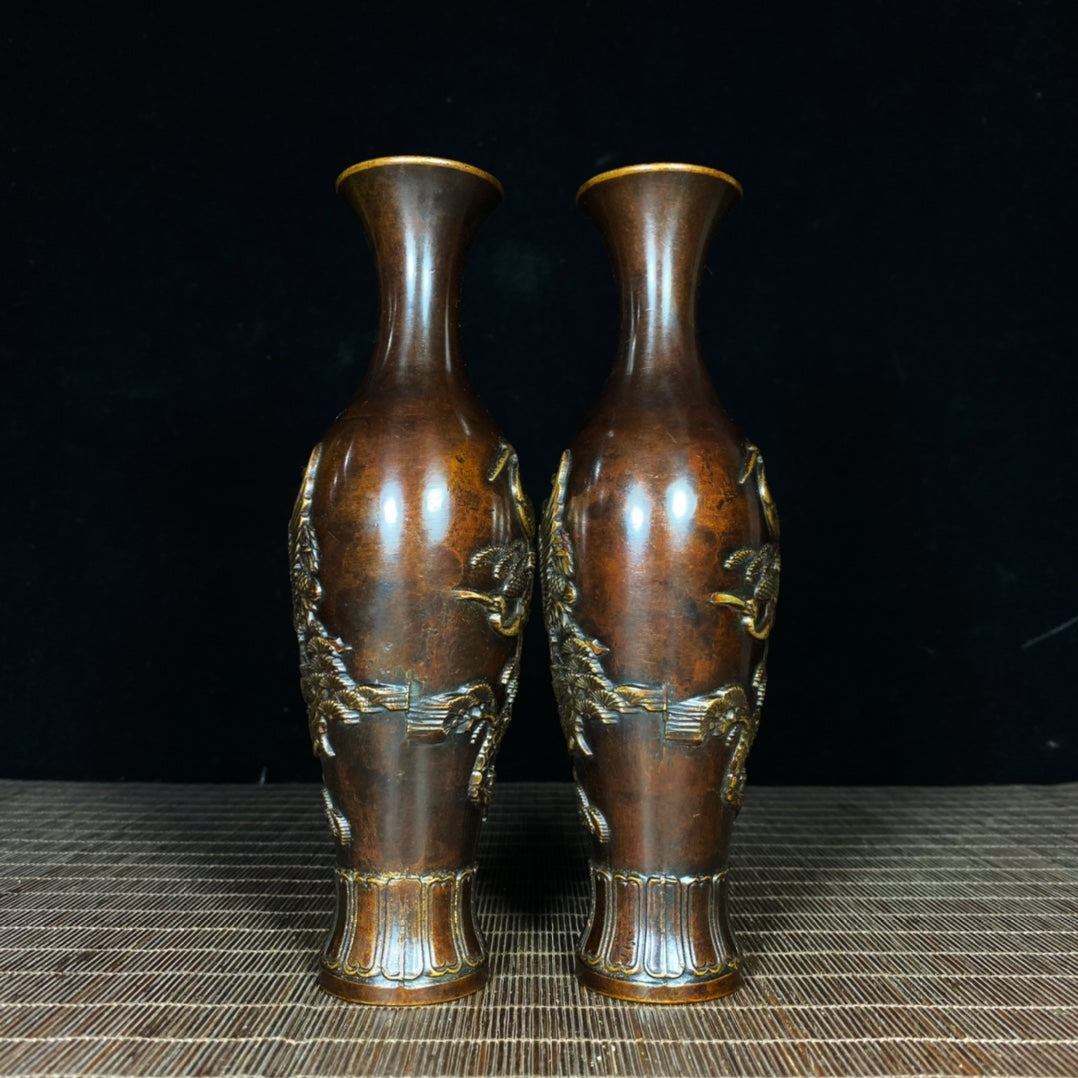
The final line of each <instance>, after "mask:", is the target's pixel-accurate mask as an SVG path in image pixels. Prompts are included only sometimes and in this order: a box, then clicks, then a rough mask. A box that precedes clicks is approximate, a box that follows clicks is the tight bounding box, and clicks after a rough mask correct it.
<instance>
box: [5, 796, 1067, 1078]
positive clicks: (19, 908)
mask: <svg viewBox="0 0 1078 1078" xmlns="http://www.w3.org/2000/svg"><path fill="white" fill-rule="evenodd" d="M1076 818H1078V786H1076V785H1071V786H1059V787H994V788H980V789H977V788H969V789H955V788H938V787H937V788H922V789H916V788H906V789H871V788H859V789H823V788H821V789H807V788H804V789H773V788H767V787H759V786H750V788H749V790H748V792H747V796H746V805H745V810H744V811H743V813H742V814H741V816H740V818H739V821H738V824H737V828H736V831H737V835H736V842H735V844H734V856H733V866H732V867H733V872H732V877H733V883H732V886H733V887H734V888H735V890H736V896H735V898H736V901H735V902H734V905H733V921H734V926H735V928H736V929H737V932H738V936H739V939H740V942H741V947H742V950H743V952H744V965H745V967H746V972H747V973H748V974H749V976H748V979H747V981H746V983H745V985H744V987H743V988H742V989H741V990H740V991H739V992H737V993H736V994H735V995H733V996H728V997H726V998H725V999H720V1000H715V1001H713V1002H709V1003H699V1004H695V1005H692V1006H686V1007H652V1006H649V1005H647V1004H641V1003H624V1002H619V1001H618V1000H614V999H609V998H607V997H605V996H601V995H597V994H595V993H591V992H586V991H584V990H582V989H581V988H580V986H579V985H578V983H577V982H576V980H575V978H574V977H573V972H572V962H573V959H572V953H573V948H574V945H575V942H576V940H577V938H578V937H579V936H580V934H581V931H582V930H583V928H584V922H585V919H586V917H587V909H588V894H587V884H586V871H587V870H586V868H585V850H586V846H585V834H584V831H583V829H582V828H581V826H580V824H579V821H578V818H577V808H576V805H575V802H574V795H573V792H572V789H571V788H570V787H569V786H567V785H545V786H544V785H522V786H516V785H508V786H499V787H498V788H497V789H496V791H495V801H494V805H493V807H492V809H491V813H490V816H489V818H488V820H487V824H486V826H485V828H484V831H483V839H482V842H481V847H480V866H481V871H480V873H479V875H478V877H477V883H476V889H477V913H478V921H479V924H480V927H481V929H482V930H483V932H484V934H485V935H486V936H487V938H488V940H489V942H490V951H491V962H490V964H491V970H492V977H491V980H490V983H489V984H488V985H487V987H486V988H485V989H484V990H483V991H482V992H480V993H478V994H476V995H473V996H469V997H468V998H466V999H461V1000H457V1001H454V1002H451V1003H444V1004H441V1005H439V1006H437V1007H415V1008H406V1009H386V1008H380V1007H354V1006H351V1005H349V1004H346V1003H343V1002H340V1001H339V1000H336V999H333V998H332V997H330V996H327V995H325V994H324V993H322V992H319V991H318V990H317V988H316V987H315V984H314V981H313V979H312V976H311V974H312V972H313V971H314V970H315V969H316V968H317V966H318V953H319V949H320V946H321V944H322V942H323V940H324V938H325V932H326V924H327V921H328V918H329V916H330V912H331V910H332V906H333V888H332V884H331V879H332V875H333V870H332V866H333V855H332V851H331V849H330V848H329V845H328V844H327V843H326V841H325V823H324V821H323V819H322V806H321V798H320V795H319V791H318V788H317V787H315V786H247V787H239V786H149V785H128V784H123V785H97V784H86V785H80V784H47V783H14V782H0V1075H3V1076H4V1078H9V1076H11V1075H42V1076H44V1075H53V1076H57V1075H75V1074H78V1075H84V1076H87V1078H92V1076H96V1075H106V1074H108V1075H122V1076H136V1075H156V1076H161V1078H171V1076H173V1075H196V1074H212V1075H218V1074H228V1075H243V1076H247V1075H252V1076H253V1075H268V1076H273V1078H277V1076H281V1078H285V1076H288V1078H300V1076H305V1075H309V1076H312V1078H313V1076H316V1075H317V1076H321V1075H343V1074H353V1075H372V1076H373V1075H386V1076H400V1078H404V1076H408V1075H444V1076H465V1075H521V1076H529V1075H531V1076H547V1075H560V1076H580V1078H583V1076H585V1075H587V1076H594V1075H641V1076H643V1075H651V1076H677V1078H720V1076H723V1075H743V1076H746V1078H749V1076H758V1078H779V1076H791V1075H798V1076H800V1075H812V1076H821V1078H828V1076H836V1078H837V1076H842V1078H846V1076H861V1078H863V1076H865V1075H890V1076H906V1075H909V1076H913V1075H917V1076H921V1078H925V1076H930V1075H948V1076H950V1075H954V1076H959V1075H962V1076H966V1075H994V1076H998V1078H1010V1076H1019V1075H1043V1076H1047V1075H1051V1076H1060V1078H1063V1076H1066V1078H1073V1075H1075V1074H1078V832H1076V829H1075V826H1074V821H1075V819H1076Z"/></svg>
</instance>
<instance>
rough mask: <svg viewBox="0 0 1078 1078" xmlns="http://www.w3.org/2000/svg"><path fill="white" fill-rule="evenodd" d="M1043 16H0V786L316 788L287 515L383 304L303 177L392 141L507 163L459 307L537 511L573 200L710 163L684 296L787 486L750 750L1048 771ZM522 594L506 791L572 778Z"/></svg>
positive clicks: (1047, 183) (1058, 684)
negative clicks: (636, 172)
mask: <svg viewBox="0 0 1078 1078" xmlns="http://www.w3.org/2000/svg"><path fill="white" fill-rule="evenodd" d="M1071 6H1072V5H1070V4H1068V3H1066V2H1058V3H1056V2H1042V3H1036V2H1030V0H1026V2H1017V0H1016V2H1007V3H1003V2H999V0H978V2H975V3H974V2H970V3H960V4H953V3H951V4H948V3H940V2H934V3H924V2H920V0H915V2H912V3H910V2H907V3H903V4H894V3H892V2H888V3H873V2H867V0H863V2H861V3H856V4H849V5H844V4H838V3H831V2H826V0H824V2H820V3H814V4H802V3H796V2H794V0H787V2H784V3H777V4H736V5H735V4H726V3H709V4H700V5H684V4H678V3H672V2H668V3H662V4H654V3H651V4H646V5H645V4H639V3H632V2H622V3H616V4H615V3H600V2H593V3H586V4H585V3H576V4H565V5H562V6H559V7H558V8H557V9H551V10H549V11H544V9H541V8H538V7H529V6H521V5H506V4H501V5H495V4H490V5H472V6H471V7H469V6H467V5H462V4H452V5H440V6H438V7H436V8H435V7H431V8H430V9H425V8H423V7H421V6H417V5H415V4H406V3H397V4H384V5H383V4H377V5H364V4H352V5H350V6H349V7H347V8H342V9H340V10H339V11H337V12H336V13H331V9H326V8H320V7H319V6H317V5H306V6H304V7H302V8H301V7H298V6H297V7H296V8H295V9H273V8H272V7H267V6H266V5H261V6H259V7H257V8H251V9H249V10H248V11H247V13H246V14H240V13H239V11H238V10H237V9H236V8H234V7H232V6H231V5H225V4H221V5H218V6H217V8H216V9H207V10H206V11H203V12H201V13H200V12H198V11H195V10H192V8H191V7H190V6H188V5H175V4H173V5H164V4H161V3H159V2H153V0H151V2H149V3H144V4H141V5H138V6H137V7H136V6H131V7H130V8H128V7H126V6H122V7H120V8H119V9H116V10H114V9H111V8H109V7H108V6H107V5H106V7H105V8H101V7H100V6H86V7H83V6H80V7H79V8H76V7H75V5H73V4H72V5H68V6H67V9H66V10H65V7H64V5H62V4H61V5H59V6H57V5H48V6H45V5H42V6H40V7H37V8H34V9H32V10H31V9H30V8H27V9H26V10H24V11H23V12H22V13H21V14H20V13H17V12H13V11H12V10H11V9H10V8H9V9H8V11H7V14H6V15H5V22H4V26H3V28H2V39H0V49H2V53H0V61H2V62H0V85H2V88H3V89H2V93H3V100H2V103H0V104H2V108H0V125H2V126H0V135H2V142H0V159H2V161H3V174H2V177H0V178H2V187H3V194H4V211H5V232H4V247H3V252H4V254H3V273H4V278H3V281H2V290H0V320H2V321H0V330H2V344H0V347H2V366H3V400H4V408H3V412H2V424H3V426H2V430H3V436H4V443H3V453H2V459H3V461H4V464H5V467H6V472H7V480H6V483H5V492H6V499H5V505H6V509H7V512H6V519H5V521H4V526H3V531H2V534H3V541H2V543H3V545H2V548H0V553H2V567H3V568H2V572H3V581H2V591H0V595H2V597H3V600H2V601H3V607H2V609H3V614H4V616H3V617H2V618H0V632H2V633H3V640H2V653H3V655H4V660H5V661H4V664H3V669H4V673H3V682H2V686H0V688H2V695H3V700H4V706H3V711H2V716H3V717H2V718H0V731H2V734H0V774H2V775H6V776H8V777H34V778H87V779H117V778H121V777H122V778H127V779H132V780H133V779H180V780H235V781H240V782H255V781H258V780H259V778H260V777H265V778H267V779H268V780H269V781H276V780H290V779H299V778H302V779H309V778H314V777H316V776H317V773H318V772H317V764H316V762H315V760H314V759H313V758H312V757H311V755H310V746H309V742H308V738H307V732H306V724H305V719H304V715H303V711H302V705H301V701H300V697H299V692H298V687H297V673H296V649H295V643H294V640H293V637H292V630H291V623H290V613H289V604H288V596H287V587H288V579H287V565H286V555H285V527H286V522H287V519H288V516H289V512H290V510H291V505H292V500H293V497H294V494H295V491H296V488H297V486H298V483H299V478H300V473H301V469H302V467H303V464H304V463H305V461H306V459H307V454H308V451H309V450H310V447H311V446H312V445H313V444H314V443H315V442H316V441H317V440H318V439H319V437H320V436H321V433H322V432H323V430H324V429H325V428H326V427H327V426H328V425H329V423H330V421H331V420H332V418H333V416H334V415H335V414H336V412H337V411H338V410H339V409H340V408H342V407H343V405H344V404H345V402H346V400H347V399H348V397H349V396H350V395H351V393H352V391H353V389H354V388H355V386H356V385H357V383H358V381H359V379H360V377H361V375H362V372H363V369H364V365H365V363H366V359H367V355H368V353H369V350H370V348H371V344H372V331H373V329H374V326H375V320H376V316H377V311H376V297H375V285H374V270H373V266H372V264H371V261H370V257H369V255H368V253H367V251H366V247H365V244H364V240H363V235H362V230H361V227H360V225H359V223H358V222H357V221H356V220H355V219H354V217H353V216H352V214H351V213H350V211H349V210H348V209H347V208H346V207H345V205H344V204H343V202H341V201H340V200H339V199H337V198H336V196H335V195H334V193H333V180H334V178H335V176H336V174H337V173H338V171H340V170H341V169H342V168H343V167H345V166H346V165H348V164H351V163H352V162H355V161H358V160H362V159H364V158H367V157H373V156H382V155H386V154H393V153H420V154H435V155H442V156H448V157H454V158H458V159H461V160H464V161H467V162H470V163H473V164H476V165H479V166H481V167H484V168H487V169H489V170H491V171H492V172H494V173H495V174H496V175H497V176H498V177H499V178H500V179H501V180H502V181H503V182H504V184H505V187H506V191H507V198H506V201H505V203H504V205H503V206H502V207H501V208H500V209H499V210H498V211H497V213H496V214H495V215H494V217H493V218H492V219H491V220H490V221H489V222H488V223H487V224H486V225H485V226H484V227H483V229H482V230H481V232H480V234H479V237H478V240H477V242H476V244H475V246H474V248H473V251H472V254H471V257H470V261H469V268H468V276H467V279H466V282H465V291H464V302H463V308H462V317H463V324H462V337H463V343H464V349H465V353H466V355H467V357H468V363H469V368H470V371H471V375H472V380H473V382H474V384H475V386H476V388H477V390H478V392H479V393H480V395H481V396H482V397H483V399H484V400H485V401H486V403H487V405H488V407H489V408H490V410H491V411H492V413H493V414H494V416H495V418H496V420H497V422H498V424H499V426H500V427H501V428H502V430H503V431H504V432H505V433H506V435H507V436H508V437H509V438H510V440H511V441H513V442H514V443H515V444H516V447H517V449H518V450H519V452H520V456H521V459H522V463H523V473H524V480H525V484H526V486H527V488H528V491H529V493H530V495H531V497H532V499H533V500H534V501H535V502H537V503H538V502H539V501H540V500H541V499H542V498H543V497H544V496H545V493H546V490H547V488H548V483H549V477H550V475H551V473H552V472H553V470H554V468H555V465H556V463H557V459H558V456H559V454H560V451H561V449H562V448H563V447H564V445H565V444H566V443H567V441H568V440H569V438H570V436H571V434H572V433H574V432H575V431H576V430H577V429H578V428H579V427H580V426H581V425H582V423H583V422H584V420H585V418H586V415H587V413H588V410H589V408H590V406H591V404H592V403H593V402H594V401H595V399H596V396H597V393H598V391H599V387H600V385H601V383H602V380H603V378H604V377H605V375H606V372H607V370H608V368H609V364H610V362H611V360H612V358H613V347H614V337H615V331H616V318H617V307H616V302H615V296H614V290H613V284H612V281H611V277H610V271H609V267H608V263H607V260H606V255H605V252H604V251H603V249H602V245H601V242H600V239H599V237H598V235H597V233H595V232H594V230H593V229H592V227H591V226H590V225H589V224H588V222H587V221H586V220H585V218H584V217H583V215H582V214H580V213H579V212H578V211H577V210H576V209H575V208H574V205H573V194H574V192H575V189H576V187H577V186H578V185H579V184H580V183H581V182H582V181H583V180H585V179H587V178H588V177H589V176H590V175H592V174H594V173H595V172H597V171H601V170H603V169H607V168H612V167H616V166H619V165H625V164H633V163H637V162H641V161H648V160H675V161H677V160H683V161H692V162H698V163H703V164H708V165H712V166H715V167H718V168H721V169H725V170H728V171H730V172H732V173H733V174H734V175H735V176H737V177H738V179H740V180H741V181H742V183H743V184H744V186H745V190H746V196H745V199H744V201H743V202H742V204H741V205H740V206H739V207H738V208H737V209H736V210H735V211H734V213H733V214H732V216H731V217H730V219H729V220H728V222H727V223H726V225H725V226H724V227H723V229H722V230H721V232H720V234H719V236H718V237H717V239H716V241H715V243H714V244H713V247H712V251H711V256H710V260H709V267H710V270H709V273H708V274H707V275H706V278H705V281H704V286H703V293H702V296H701V325H702V333H703V343H704V348H705V352H706V355H707V357H708V362H709V366H710V369H711V372H712V375H713V377H714V380H715V383H716V385H717V387H718V389H719V392H720V394H721V395H722V396H723V398H724V400H725V402H726V404H727V407H728V409H729V411H730V412H731V413H732V414H733V416H734V417H735V418H736V419H737V421H738V422H739V424H740V426H741V427H742V429H743V430H744V431H745V433H746V434H747V435H749V436H750V437H751V438H752V440H753V441H755V442H756V443H757V444H759V445H760V446H761V447H762V448H763V449H764V452H765V454H766V456H767V462H768V475H769V478H770V480H771V485H772V488H773V491H774V493H775V496H776V498H777V500H778V503H779V506H780V509H781V512H782V517H783V545H784V550H783V562H784V565H783V569H784V576H783V596H782V602H781V604H780V608H779V625H778V627H777V629H776V631H775V634H774V636H773V648H772V656H771V664H770V665H771V685H770V692H769V697H768V705H767V708H766V710H765V715H764V725H763V727H762V730H761V734H760V737H759V739H758V742H757V746H756V748H755V750H754V754H753V759H752V762H751V768H750V770H751V778H752V780H753V781H755V782H760V783H789V782H798V783H820V782H827V783H832V782H899V783H903V782H918V783H924V782H951V783H964V782H1015V781H1021V782H1025V781H1058V780H1068V779H1075V778H1078V747H1076V736H1075V711H1076V706H1075V688H1076V684H1075V681H1076V679H1075V675H1074V669H1075V665H1076V663H1078V650H1076V645H1078V624H1075V618H1076V615H1078V587H1076V573H1075V567H1074V566H1075V530H1076V529H1075V527H1074V525H1075V518H1076V511H1075V492H1074V484H1075V471H1076V469H1075V438H1074V407H1075V397H1076V394H1075V375H1074V358H1075V332H1074V319H1073V317H1072V314H1071V310H1072V305H1073V302H1074V297H1075V295H1076V294H1078V293H1076V291H1075V289H1076V285H1078V279H1076V278H1078V275H1076V273H1075V238H1076V237H1075V212H1074V205H1075V197H1074V184H1075V177H1076V169H1075V153H1074V140H1073V131H1074V130H1078V116H1076V109H1075V101H1076V96H1075V81H1074V76H1073V72H1074V70H1075V63H1074V57H1075V55H1076V54H1078V50H1076V44H1078V41H1076V35H1075V33H1074V25H1073V21H1072V17H1071V16H1070V14H1069V9H1070V8H1071ZM539 622H540V619H539V618H534V619H533V623H532V626H531V627H530V629H529V634H528V637H527V641H526V653H525V669H524V675H523V681H522V691H521V696H520V699H519V701H518V705H517V710H516V717H515V721H514V724H513V726H512V727H511V729H510V732H509V734H508V736H507V739H506V742H505V745H504V748H503V752H502V756H501V759H500V764H499V774H500V776H501V777H502V778H506V779H519V778H543V779H546V778H549V779H562V778H565V777H567V775H568V769H567V766H566V763H565V753H564V747H563V744H562V742H561V736H560V731H559V728H558V724H557V721H556V718H555V713H554V705H553V697H552V694H551V691H550V689H549V678H548V672H547V665H546V662H547V660H546V655H545V641H544V638H543V635H542V631H541V626H540V623H539Z"/></svg>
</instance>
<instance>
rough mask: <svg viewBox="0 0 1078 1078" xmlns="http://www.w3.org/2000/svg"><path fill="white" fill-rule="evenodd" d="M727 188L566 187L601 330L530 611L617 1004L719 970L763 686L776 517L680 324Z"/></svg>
mask: <svg viewBox="0 0 1078 1078" xmlns="http://www.w3.org/2000/svg"><path fill="white" fill-rule="evenodd" d="M740 193H741V189H740V186H739V185H738V183H737V182H736V181H735V180H734V179H732V178H731V177H729V176H727V175H725V174H724V173H721V172H717V171H715V170H713V169H709V168H703V167H699V166H694V165H676V164H657V165H640V166H635V167H631V168H623V169H617V170H615V171H612V172H606V173H603V174H602V175H599V176H596V177H595V178H593V179H592V180H590V181H589V182H588V183H586V184H585V185H584V186H583V187H582V188H581V189H580V191H579V193H578V195H577V200H578V202H579V204H580V206H581V207H582V208H583V209H584V211H585V212H586V213H587V214H588V215H589V216H590V217H591V218H592V220H593V221H594V222H595V224H596V225H597V226H598V227H599V230H600V232H601V233H602V235H603V237H604V239H605V240H606V243H607V246H608V247H609V250H610V254H611V256H612V259H613V263H614V269H615V272H616V277H617V281H618V285H619V289H620V294H621V318H622V322H621V335H620V343H619V348H618V355H617V361H616V363H615V365H614V370H613V373H612V375H611V377H610V379H609V381H608V382H607V384H606V387H605V390H604V392H603V394H602V397H601V399H600V401H599V403H598V406H597V407H596V409H595V411H594V413H593V414H592V416H591V418H590V420H589V421H588V423H587V425H586V426H585V428H584V430H583V431H582V432H581V433H580V434H579V435H578V436H577V437H576V439H575V441H574V442H573V443H572V445H571V447H570V448H569V450H568V451H567V452H566V453H565V454H564V455H563V457H562V460H561V464H560V467H559V468H558V472H557V474H556V476H555V478H554V489H553V491H552V493H551V495H550V499H549V500H548V502H547V503H546V506H545V509H544V513H543V521H542V525H541V529H540V544H541V562H542V572H543V604H544V613H545V617H546V625H547V631H548V635H549V638H550V653H551V666H552V671H553V675H554V687H555V693H556V695H557V698H558V706H559V711H560V713H561V720H562V727H563V730H564V733H565V737H566V740H567V742H568V746H569V751H570V754H571V757H572V760H573V765H574V777H575V780H576V789H577V794H578V796H579V800H580V807H581V812H582V815H583V818H584V821H585V825H586V826H587V828H588V831H589V832H590V835H591V856H590V862H591V863H590V872H591V886H592V908H591V917H590V920H589V923H588V925H587V927H586V929H585V931H584V934H583V938H582V939H581V941H580V945H579V948H578V951H577V974H578V976H579V978H580V980H581V981H582V982H583V983H584V984H585V985H587V986H588V987H590V988H594V989H596V990H598V991H600V992H604V993H606V994H608V995H612V996H617V997H620V998H623V999H640V1000H647V1001H650V1002H655V1003H683V1002H692V1001H696V1000H704V999H711V998H714V997H716V996H720V995H724V994H726V993H727V992H731V991H733V990H734V989H735V988H736V987H737V985H738V983H739V979H740V970H739V966H740V958H739V956H738V952H737V948H736V945H735V942H734V939H733V935H732V933H731V930H730V925H729V920H728V917H727V911H726V865H727V851H728V846H729V836H730V827H731V824H732V823H733V820H734V817H735V815H736V814H737V811H738V809H739V807H740V804H741V797H742V790H743V787H744V783H745V758H746V755H747V754H748V751H749V747H750V746H751V744H752V740H753V736H754V734H755V733H756V729H757V726H758V724H759V721H760V708H761V705H762V704H763V698H764V688H765V682H766V674H765V662H766V658H767V638H768V635H769V633H770V632H771V625H772V621H773V619H774V613H775V601H776V598H777V594H778V576H779V548H778V532H779V524H778V515H777V513H776V511H775V505H774V502H773V501H772V500H771V496H770V493H769V491H768V487H767V482H766V479H765V477H764V464H763V458H762V457H761V455H760V451H759V450H758V449H757V448H756V447H755V446H754V445H752V444H750V443H748V442H746V441H745V439H744V438H743V437H742V436H741V435H740V434H739V433H738V430H737V428H736V427H735V426H734V424H733V423H732V422H731V420H730V418H729V417H728V416H727V414H726V412H725V411H724V409H723V407H722V405H721V403H720V402H719V399H718V397H717V396H716V394H715V391H714V389H713V388H712V385H711V382H710V380H709V378H708V375H707V371H706V369H705V367H704V364H703V362H702V360H701V356H700V351H699V346H698V342H697V333H696V296H697V286H698V282H699V277H700V272H701V268H702V264H703V258H704V253H705V250H706V248H707V245H708V242H709V240H710V238H711V235H712V233H713V232H714V230H715V228H716V226H717V225H718V224H719V222H720V221H721V220H722V218H723V217H724V216H725V215H726V213H727V212H728V211H729V210H730V208H731V207H732V206H733V205H734V203H735V202H737V200H738V198H739V197H740Z"/></svg>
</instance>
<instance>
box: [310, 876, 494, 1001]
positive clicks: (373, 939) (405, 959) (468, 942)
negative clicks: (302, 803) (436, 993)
mask: <svg viewBox="0 0 1078 1078" xmlns="http://www.w3.org/2000/svg"><path fill="white" fill-rule="evenodd" d="M336 876H337V903H338V908H339V909H340V910H342V911H344V916H339V917H338V918H337V927H336V929H335V930H334V932H333V935H332V936H331V937H330V939H329V940H328V941H327V943H326V946H325V950H324V951H323V953H322V958H321V963H322V968H323V969H326V970H329V971H330V972H331V973H336V974H337V975H338V976H341V975H343V976H345V977H350V978H359V979H360V980H366V981H382V982H390V983H398V984H410V983H411V984H414V982H421V981H430V980H436V979H437V978H440V977H447V976H452V975H453V974H456V973H460V972H461V970H463V969H465V968H470V969H475V968H477V967H478V966H481V965H482V964H483V961H484V955H485V953H486V948H485V947H484V945H483V937H482V935H481V934H480V932H479V928H478V926H477V925H476V924H475V922H474V920H473V919H472V916H471V912H470V911H471V909H472V905H473V904H472V902H471V901H468V900H467V899H468V898H469V897H470V895H469V894H468V893H469V892H470V891H471V888H472V885H473V881H474V879H475V866H474V865H471V866H469V867H468V868H465V869H462V870H460V871H458V872H452V871H442V872H433V873H429V874H427V875H416V874H412V873H387V874H379V875H370V874H366V873H363V872H358V871H356V870H354V869H349V868H338V869H337V870H336Z"/></svg>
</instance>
